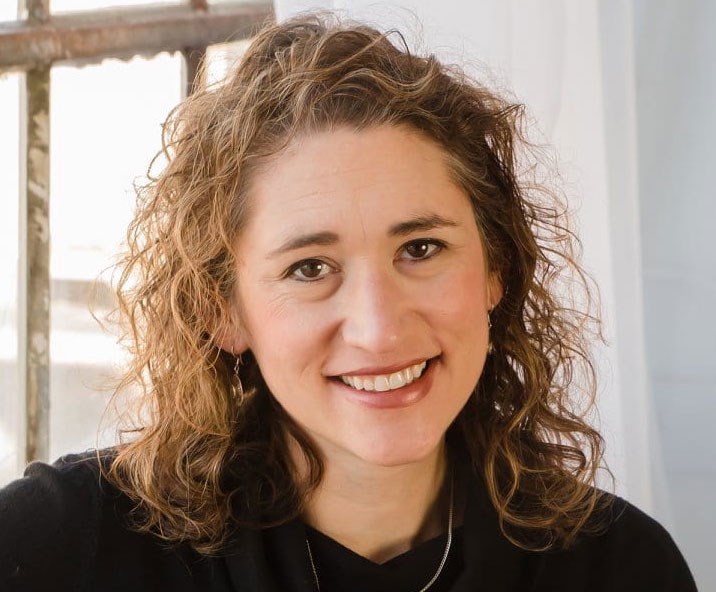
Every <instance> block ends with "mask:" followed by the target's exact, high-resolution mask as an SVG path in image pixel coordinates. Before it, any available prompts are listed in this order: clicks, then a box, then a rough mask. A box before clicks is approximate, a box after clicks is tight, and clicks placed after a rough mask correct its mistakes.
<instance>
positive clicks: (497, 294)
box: [487, 271, 504, 311]
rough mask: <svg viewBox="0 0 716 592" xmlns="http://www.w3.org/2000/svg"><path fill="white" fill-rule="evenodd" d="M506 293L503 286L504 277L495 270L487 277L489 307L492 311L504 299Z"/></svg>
mask: <svg viewBox="0 0 716 592" xmlns="http://www.w3.org/2000/svg"><path fill="white" fill-rule="evenodd" d="M503 294H504V291H503V288H502V279H501V278H500V275H499V274H498V273H497V272H495V271H493V272H491V273H490V275H489V276H488V278H487V307H488V310H490V311H492V309H493V308H495V307H496V306H497V305H498V304H499V303H500V300H502V296H503Z"/></svg>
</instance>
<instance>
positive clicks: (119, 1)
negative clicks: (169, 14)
mask: <svg viewBox="0 0 716 592" xmlns="http://www.w3.org/2000/svg"><path fill="white" fill-rule="evenodd" d="M148 4H155V5H156V4H185V2H183V1H181V0H50V11H51V12H54V13H57V12H71V11H77V10H96V9H98V8H117V7H120V6H146V5H148Z"/></svg>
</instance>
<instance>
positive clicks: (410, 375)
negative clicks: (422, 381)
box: [336, 359, 432, 393]
mask: <svg viewBox="0 0 716 592" xmlns="http://www.w3.org/2000/svg"><path fill="white" fill-rule="evenodd" d="M430 362H432V359H430V360H423V361H422V362H420V363H418V364H413V365H412V366H408V367H407V368H403V369H402V370H399V371H398V372H391V373H390V374H376V375H366V376H337V377H336V379H337V380H340V381H341V382H343V383H344V384H346V385H348V386H350V387H352V388H354V389H356V390H359V391H368V392H376V393H383V392H386V391H392V390H396V389H399V388H402V387H404V386H407V385H409V384H411V383H412V382H415V381H416V380H417V379H418V378H420V377H421V376H422V375H423V373H424V372H425V369H426V368H427V366H428V365H429V364H430Z"/></svg>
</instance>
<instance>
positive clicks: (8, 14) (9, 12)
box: [0, 2, 17, 21]
mask: <svg viewBox="0 0 716 592" xmlns="http://www.w3.org/2000/svg"><path fill="white" fill-rule="evenodd" d="M16 19H17V3H14V2H0V21H14V20H16Z"/></svg>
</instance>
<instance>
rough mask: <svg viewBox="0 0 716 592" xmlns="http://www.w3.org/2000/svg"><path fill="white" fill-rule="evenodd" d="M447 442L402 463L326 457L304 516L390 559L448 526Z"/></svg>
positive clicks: (375, 557)
mask: <svg viewBox="0 0 716 592" xmlns="http://www.w3.org/2000/svg"><path fill="white" fill-rule="evenodd" d="M446 465H447V462H446V455H445V447H444V445H442V446H440V447H439V448H438V449H437V450H435V451H434V453H432V454H431V455H430V456H429V457H427V458H425V459H422V460H420V461H418V462H415V463H411V464H407V465H401V466H397V467H382V466H375V465H369V464H368V463H363V462H360V461H358V462H356V460H355V459H346V458H342V459H341V458H337V459H326V462H325V474H324V477H323V480H322V482H321V484H320V486H319V487H318V488H317V489H316V491H315V492H314V494H313V495H312V497H311V499H310V500H309V501H308V504H307V507H306V511H305V513H304V520H305V521H306V523H307V524H309V525H310V526H312V527H313V528H315V529H316V530H319V531H321V532H322V533H324V534H326V535H328V536H329V537H331V538H333V539H334V540H336V541H338V542H339V543H341V544H342V545H343V546H345V547H348V548H349V549H351V550H352V551H354V552H356V553H358V554H359V555H361V556H363V557H365V558H367V559H370V560H371V561H373V562H375V563H384V562H385V561H388V560H390V559H391V558H393V557H395V556H397V555H400V554H402V553H404V552H406V551H408V550H409V549H411V548H412V547H414V546H415V545H417V544H419V543H421V542H423V541H426V540H428V539H430V538H433V537H435V536H438V535H439V534H442V533H443V532H445V530H446V525H447V515H448V509H449V508H448V506H449V504H450V500H449V494H450V492H449V489H450V484H449V483H446V482H447V481H449V479H446V472H447V467H446Z"/></svg>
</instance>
